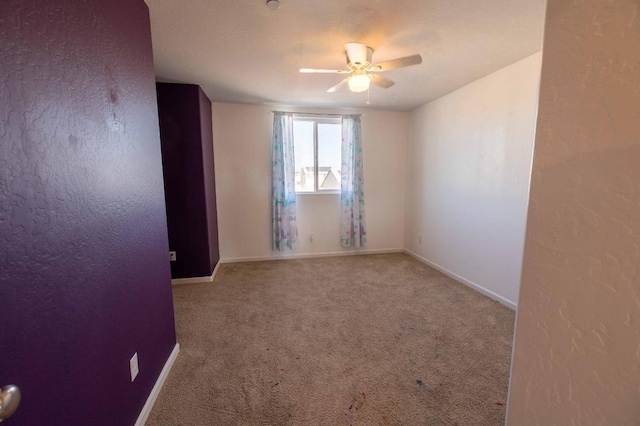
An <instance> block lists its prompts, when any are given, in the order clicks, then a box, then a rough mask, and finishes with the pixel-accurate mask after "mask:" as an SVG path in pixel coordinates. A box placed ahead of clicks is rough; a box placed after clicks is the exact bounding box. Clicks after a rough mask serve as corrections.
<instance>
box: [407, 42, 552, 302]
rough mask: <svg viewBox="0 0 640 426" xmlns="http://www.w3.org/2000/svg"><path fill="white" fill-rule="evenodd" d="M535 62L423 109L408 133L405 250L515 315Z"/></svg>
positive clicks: (535, 85) (537, 74)
mask: <svg viewBox="0 0 640 426" xmlns="http://www.w3.org/2000/svg"><path fill="white" fill-rule="evenodd" d="M540 43H542V40H540ZM541 58H542V54H541V53H540V52H538V53H536V54H534V55H531V56H529V57H527V58H525V59H522V60H520V61H518V62H516V63H514V64H511V65H509V66H508V67H505V68H503V69H501V70H498V71H496V72H494V73H491V74H489V75H487V76H485V77H483V78H481V79H480V80H476V81H474V82H473V83H471V84H468V85H466V86H464V87H462V88H460V89H458V90H456V91H455V92H453V93H449V94H448V95H446V96H443V97H442V98H440V99H436V100H435V101H433V102H429V103H428V104H426V105H424V106H422V107H420V108H417V109H415V110H413V111H412V112H411V120H410V124H409V126H410V127H409V142H408V146H407V195H406V197H405V198H406V212H405V215H406V216H405V239H404V241H405V247H406V248H407V249H408V250H411V251H412V252H413V253H415V254H417V255H418V256H420V257H422V258H424V259H426V260H427V261H428V262H430V263H431V264H433V265H435V266H436V267H438V268H440V269H442V270H446V271H448V272H449V273H450V275H453V276H456V277H457V278H458V280H460V281H463V282H465V283H467V284H469V285H471V286H473V287H474V288H476V289H478V290H480V291H482V292H483V293H485V294H488V295H490V296H491V297H493V298H495V299H498V300H500V301H501V302H502V303H504V304H506V305H507V306H510V307H511V308H513V309H515V307H516V304H517V301H518V289H519V287H520V272H521V271H522V251H523V249H524V232H525V227H526V223H527V202H528V199H529V176H530V174H531V155H532V151H533V136H534V129H535V124H536V106H537V104H538V85H539V82H540V61H541ZM420 236H422V242H421V241H420Z"/></svg>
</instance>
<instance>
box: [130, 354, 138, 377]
mask: <svg viewBox="0 0 640 426" xmlns="http://www.w3.org/2000/svg"><path fill="white" fill-rule="evenodd" d="M129 370H130V371H131V381H132V382H133V381H134V380H135V379H136V377H137V376H138V373H139V372H140V370H139V369H138V352H136V353H135V354H133V356H132V357H131V359H130V360H129Z"/></svg>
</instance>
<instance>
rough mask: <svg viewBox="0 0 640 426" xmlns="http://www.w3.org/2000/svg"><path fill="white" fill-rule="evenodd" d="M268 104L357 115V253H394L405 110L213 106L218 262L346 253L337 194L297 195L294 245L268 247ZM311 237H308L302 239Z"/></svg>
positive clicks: (399, 234)
mask: <svg viewBox="0 0 640 426" xmlns="http://www.w3.org/2000/svg"><path fill="white" fill-rule="evenodd" d="M272 109H281V110H285V111H294V112H317V113H327V114H335V113H351V114H353V113H357V112H362V113H365V116H364V117H362V151H363V161H364V179H365V183H364V185H365V199H366V209H367V210H366V214H367V216H366V222H367V245H366V247H364V248H363V249H359V250H357V251H360V252H365V251H369V252H376V251H387V250H402V248H403V246H404V241H403V237H404V234H403V230H404V193H405V190H404V185H405V175H404V171H405V168H406V147H407V127H408V121H409V113H407V112H397V111H382V110H362V111H353V110H340V109H309V108H300V107H296V108H294V107H278V108H275V107H272V106H269V105H250V104H227V103H217V102H216V103H214V104H213V140H214V143H213V146H214V151H215V162H216V199H217V204H218V230H219V241H220V258H221V259H222V260H223V261H240V260H252V259H253V260H256V259H266V258H275V257H292V256H293V257H295V256H300V255H302V256H307V255H319V254H327V253H334V254H336V253H351V252H354V251H356V250H354V249H353V248H344V247H342V246H340V194H313V195H303V194H299V195H298V196H297V208H298V233H299V235H300V248H299V249H298V250H295V251H286V252H283V253H279V252H274V251H272V250H271V180H270V176H271V132H272V129H271V126H272V124H273V114H272V113H271V110H272ZM309 234H314V240H313V242H311V241H310V240H309Z"/></svg>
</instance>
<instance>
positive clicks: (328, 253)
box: [220, 248, 404, 263]
mask: <svg viewBox="0 0 640 426" xmlns="http://www.w3.org/2000/svg"><path fill="white" fill-rule="evenodd" d="M403 251H404V250H403V249H401V248H394V249H373V250H359V249H357V250H348V251H347V250H345V251H325V252H321V253H299V254H295V253H294V254H283V255H271V256H253V257H227V258H223V259H220V263H237V262H260V261H264V260H288V259H311V258H315V257H337V256H358V255H362V254H386V253H402V252H403Z"/></svg>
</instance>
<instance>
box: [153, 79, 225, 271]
mask: <svg viewBox="0 0 640 426" xmlns="http://www.w3.org/2000/svg"><path fill="white" fill-rule="evenodd" d="M157 92H158V108H159V117H160V138H161V141H162V163H163V168H164V181H165V197H166V200H167V223H168V227H169V247H170V250H175V251H176V253H177V260H176V261H175V262H171V276H172V277H173V278H187V277H203V276H207V275H211V273H212V272H213V268H214V267H215V265H216V263H217V261H218V257H219V255H218V238H217V236H218V232H217V231H218V226H217V215H216V206H215V178H214V176H213V173H214V172H213V142H212V135H211V102H210V101H209V100H208V99H207V98H206V96H205V95H204V93H203V92H202V90H201V89H200V88H199V87H198V86H196V85H192V84H173V83H158V84H157ZM207 111H208V112H207ZM207 114H208V117H207ZM202 120H204V121H202ZM207 126H208V127H207Z"/></svg>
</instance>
